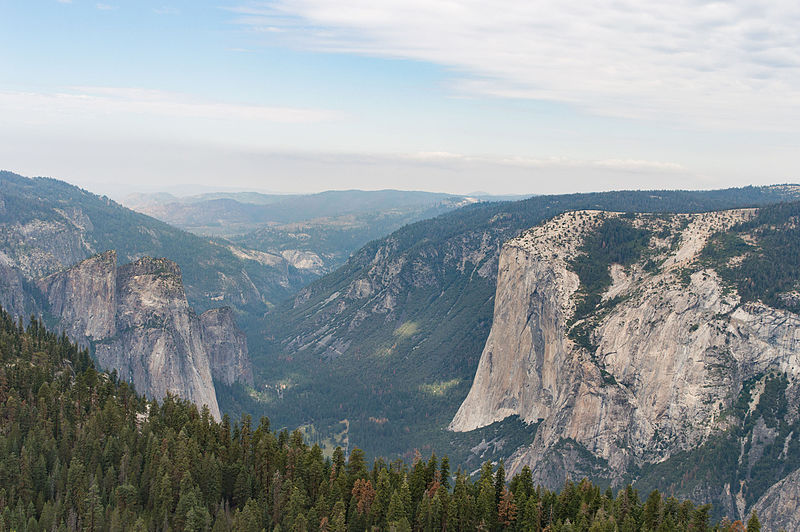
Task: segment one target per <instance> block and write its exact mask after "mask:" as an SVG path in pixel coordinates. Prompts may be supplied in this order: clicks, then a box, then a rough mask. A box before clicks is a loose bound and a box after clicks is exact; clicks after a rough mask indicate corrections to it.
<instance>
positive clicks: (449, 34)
mask: <svg viewBox="0 0 800 532" xmlns="http://www.w3.org/2000/svg"><path fill="white" fill-rule="evenodd" d="M798 28H800V2H797V1H796V0H794V1H785V0H770V1H768V2H765V1H758V0H738V1H731V2H706V1H699V0H673V1H671V2H664V1H663V0H660V1H657V2H656V1H653V2H649V1H624V0H617V1H613V0H612V1H593V0H581V1H574V2H569V1H563V0H562V1H556V0H553V1H549V0H547V1H544V0H493V1H486V0H446V1H445V0H396V1H395V0H336V1H332V0H277V1H272V2H258V1H250V2H248V1H245V0H241V1H236V0H218V1H206V0H190V1H174V2H173V1H169V0H163V1H159V2H149V1H147V0H135V1H121V0H120V1H114V0H106V1H104V2H95V1H86V0H0V168H2V169H8V170H13V171H16V172H19V173H22V174H25V175H50V176H53V177H59V178H62V179H65V180H67V181H70V182H73V183H77V184H81V185H84V186H87V187H88V188H90V189H92V190H95V191H100V192H108V191H114V190H117V189H118V188H119V187H120V186H122V185H131V184H135V185H136V186H137V187H140V188H142V189H148V188H149V189H154V188H159V187H164V186H169V185H175V184H182V183H196V184H200V185H205V186H211V187H240V188H254V189H260V190H270V191H281V192H306V191H318V190H323V189H332V188H364V189H376V188H407V189H426V190H437V191H449V192H460V193H467V192H471V191H475V190H482V191H488V192H492V193H549V192H569V191H585V190H600V189H610V188H676V187H681V188H711V187H724V186H734V185H742V184H766V183H781V182H797V181H800V150H799V149H798V148H800V31H798Z"/></svg>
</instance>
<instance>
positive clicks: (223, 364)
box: [200, 307, 253, 386]
mask: <svg viewBox="0 0 800 532" xmlns="http://www.w3.org/2000/svg"><path fill="white" fill-rule="evenodd" d="M200 325H201V327H202V334H203V344H204V345H205V347H206V351H207V352H208V358H209V362H210V364H211V374H212V375H213V377H214V380H216V381H220V382H222V383H225V384H228V385H230V384H233V383H234V382H243V383H245V384H249V385H250V386H252V385H253V367H252V366H251V365H250V356H249V354H248V352H247V339H246V338H245V336H244V333H243V332H242V331H240V330H239V329H238V328H237V327H236V324H235V322H234V319H233V311H232V310H231V309H230V308H229V307H222V308H217V309H211V310H207V311H206V312H204V313H203V314H202V315H201V316H200Z"/></svg>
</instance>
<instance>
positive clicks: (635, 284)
mask: <svg viewBox="0 0 800 532" xmlns="http://www.w3.org/2000/svg"><path fill="white" fill-rule="evenodd" d="M756 215H757V211H756V210H754V209H742V210H732V211H721V212H711V213H703V214H679V215H645V214H639V215H621V214H619V213H611V212H600V211H577V212H570V213H566V214H563V215H560V216H557V217H555V218H553V219H552V220H550V221H549V222H547V223H545V224H543V225H541V226H537V227H535V228H533V229H531V230H529V231H527V232H525V233H523V234H522V235H520V236H519V237H517V238H515V239H512V240H511V241H509V242H507V243H506V244H505V245H504V246H503V249H502V251H501V254H500V259H499V268H498V279H497V291H496V296H495V310H494V321H493V324H492V328H491V332H490V334H489V337H488V339H487V341H486V345H485V348H484V350H483V353H482V356H481V359H480V362H479V365H478V369H477V372H476V375H475V378H474V381H473V384H472V388H471V390H470V392H469V394H468V396H467V397H466V399H465V400H464V402H463V403H462V405H461V407H460V408H459V410H458V412H457V413H456V415H455V417H454V419H453V420H452V422H451V424H450V429H451V430H454V431H470V430H473V429H476V428H479V427H483V426H486V425H489V424H491V423H493V422H495V421H498V420H501V419H504V418H506V417H509V416H512V415H518V416H520V417H521V418H522V419H523V420H525V421H526V422H528V423H531V424H534V423H536V424H538V427H537V431H536V436H535V439H534V442H533V443H532V444H531V445H529V446H525V447H523V448H520V449H517V450H516V451H514V452H513V454H512V455H511V456H510V457H509V460H508V463H507V466H508V467H509V469H510V473H515V472H518V471H519V470H520V469H521V468H522V467H523V466H528V467H530V468H531V470H532V472H533V476H534V479H535V481H537V482H541V483H543V484H546V485H549V486H557V485H560V484H562V483H563V481H564V479H565V478H568V477H572V478H576V477H580V476H584V475H588V476H590V477H592V478H606V479H608V481H609V482H611V483H621V482H624V481H626V480H634V481H635V480H637V478H639V477H642V479H643V480H642V482H643V484H642V486H643V487H644V486H648V487H651V486H652V487H655V486H661V487H662V489H663V486H664V485H668V486H669V487H668V491H670V490H673V491H679V490H680V489H683V488H680V487H676V486H677V483H676V484H675V485H673V484H670V482H669V481H668V480H666V479H668V477H669V475H668V474H666V473H665V472H664V469H663V467H673V468H675V467H678V465H679V466H680V467H686V468H687V471H689V472H688V473H687V474H686V477H687V478H691V479H693V480H692V482H687V481H686V479H684V482H683V485H684V486H688V485H689V484H691V489H692V490H693V491H692V494H693V496H694V497H695V498H696V499H697V500H703V499H705V500H708V501H709V502H714V503H715V506H716V507H717V512H720V513H721V514H727V515H729V516H732V517H739V518H741V517H743V516H745V515H746V514H747V512H748V510H749V509H750V508H751V507H753V503H754V502H756V499H757V498H758V497H759V496H760V495H761V494H762V493H763V491H764V490H765V489H766V487H768V485H769V484H771V483H774V482H775V481H776V480H779V479H780V478H781V476H782V475H785V474H787V473H788V472H789V471H788V470H787V469H789V468H790V467H791V464H793V463H795V462H796V461H797V459H798V458H800V455H797V454H796V453H798V452H800V449H796V447H795V445H794V444H792V441H793V434H792V433H791V432H790V429H791V428H792V427H794V426H795V424H796V423H797V420H798V415H799V413H798V411H797V406H796V405H797V404H798V403H797V397H798V395H800V386H798V382H800V381H798V378H799V377H800V317H798V315H797V314H794V313H793V312H790V311H787V310H785V309H780V308H773V307H770V306H767V305H765V304H763V303H762V302H760V301H750V300H747V301H745V300H743V298H742V297H741V296H740V294H739V293H738V292H737V290H736V287H735V286H733V285H732V284H731V283H728V282H725V281H724V280H723V279H722V278H721V276H720V273H719V271H718V270H720V268H717V267H715V264H714V263H713V261H710V260H708V258H707V257H706V256H705V255H704V249H705V248H706V245H707V242H708V241H709V239H710V238H712V236H713V235H724V234H726V232H727V231H729V230H730V229H731V228H732V227H744V226H746V225H747V223H748V222H749V221H751V220H752V219H753V218H754V217H755V216H756ZM611 220H613V221H614V222H613V223H610V221H611ZM609 228H611V229H609ZM626 228H627V229H626ZM612 229H613V231H612ZM625 230H628V231H630V232H631V234H636V235H639V236H641V237H643V242H645V245H644V246H643V248H642V249H636V250H635V253H633V252H631V253H629V254H628V255H627V256H628V257H629V258H630V260H628V261H627V263H626V264H619V263H613V262H611V263H609V264H601V266H603V267H604V268H605V271H604V272H602V273H603V274H604V275H606V276H607V277H608V280H609V282H608V283H606V284H605V285H602V283H601V285H602V290H601V291H599V292H598V293H592V290H591V286H589V285H591V283H589V285H587V279H584V278H583V277H587V274H586V273H585V272H586V271H589V270H587V268H591V267H592V261H595V262H597V261H598V260H599V259H597V258H596V257H594V256H588V255H587V246H588V244H587V242H589V240H590V239H592V238H594V240H592V242H596V241H597V238H598V235H602V238H601V240H600V241H599V244H600V247H598V249H601V250H602V249H607V248H606V246H608V247H611V246H613V245H616V244H614V235H615V234H619V233H620V231H622V233H624V231H625ZM604 231H605V233H604ZM737 238H738V237H737ZM742 238H743V239H744V240H749V241H750V244H747V243H745V245H748V246H751V248H752V249H753V250H755V249H756V246H757V242H756V239H757V234H756V233H752V234H750V233H747V234H745V233H743V234H742ZM744 240H743V242H744ZM623 243H624V242H623ZM617 244H619V242H617ZM630 249H633V248H630ZM745 255H746V253H744V252H743V253H740V254H739V255H736V256H731V257H729V258H727V259H726V260H727V262H726V267H733V266H735V265H736V264H738V263H740V262H741V261H742V260H744V257H745ZM600 262H602V261H600ZM587 265H588V266H587ZM595 265H596V264H595ZM601 269H602V268H601ZM720 271H721V270H720ZM579 273H583V274H584V275H583V277H582V276H581V275H579ZM587 278H588V277H587ZM601 285H598V284H597V283H595V284H594V285H593V286H595V288H596V287H597V286H601ZM593 298H594V299H593ZM588 302H591V303H592V304H591V305H588ZM587 305H588V306H587ZM587 309H588V310H587ZM765 389H768V390H769V393H763V392H764V390H765ZM759 390H760V391H759ZM767 397H768V398H769V400H770V401H773V402H776V404H778V405H784V406H782V407H780V408H778V407H775V408H771V407H770V408H767V407H766V406H765V404H766V402H767ZM787 405H788V406H787ZM792 405H793V406H792ZM773 411H777V412H779V413H778V414H776V413H774V412H773ZM770 412H772V413H770ZM795 436H796V435H795ZM719 441H722V442H725V445H728V444H730V446H731V448H735V449H737V450H738V452H737V451H734V452H733V453H732V454H733V456H734V457H735V456H738V461H737V460H733V461H732V462H733V464H732V465H730V472H728V470H727V469H724V468H723V467H721V466H720V467H719V468H718V469H719V470H720V471H722V470H723V469H724V470H725V471H726V473H725V475H727V476H725V477H724V478H719V479H714V481H711V482H705V481H699V480H698V481H696V482H695V481H694V477H693V475H694V472H696V470H697V467H698V464H697V463H696V462H695V463H694V464H692V463H691V462H692V461H691V460H687V459H686V458H687V456H688V455H689V453H695V454H694V455H692V456H695V457H697V456H706V455H708V456H710V453H712V451H711V450H709V449H710V448H712V447H713V446H714V445H717V442H719ZM778 445H780V446H781V448H783V450H784V452H783V453H782V454H781V453H779V452H776V454H775V457H776V458H774V459H772V458H770V460H771V461H772V462H771V464H772V465H770V466H769V467H772V468H773V469H770V470H769V474H767V473H764V472H763V471H761V470H760V469H759V468H761V467H762V461H763V459H765V458H766V456H767V453H768V452H771V449H772V447H775V446H778ZM778 451H780V449H778ZM703 453H706V454H703ZM714 456H716V455H714ZM729 462H731V460H729ZM662 466H663V467H662ZM778 466H779V467H778ZM659 467H662V469H659ZM692 467H694V468H695V469H694V470H692ZM726 467H728V466H726ZM764 467H766V466H764ZM760 471H761V472H760ZM648 475H649V476H648ZM765 478H771V479H772V480H771V482H769V484H767V485H764V484H765V480H764V479H765ZM715 483H717V484H719V485H714V484H715ZM787 484H790V483H787ZM686 489H689V488H686ZM774 489H776V490H779V488H777V487H776V488H774ZM769 501H779V502H778V503H776V504H779V503H780V504H783V503H782V502H780V501H785V497H784V498H781V496H779V495H773V496H772V498H771V499H769V500H768V501H767V502H764V503H763V504H762V503H759V504H762V506H760V507H759V508H764V509H765V511H767V510H768V509H767V506H769V504H770V502H769Z"/></svg>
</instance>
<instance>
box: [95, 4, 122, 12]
mask: <svg viewBox="0 0 800 532" xmlns="http://www.w3.org/2000/svg"><path fill="white" fill-rule="evenodd" d="M94 7H96V8H97V9H99V10H100V11H111V10H112V9H117V8H116V6H112V5H108V4H103V3H98V4H95V6H94Z"/></svg>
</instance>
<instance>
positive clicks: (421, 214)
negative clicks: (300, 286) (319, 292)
mask: <svg viewBox="0 0 800 532" xmlns="http://www.w3.org/2000/svg"><path fill="white" fill-rule="evenodd" d="M486 198H487V196H482V197H480V198H478V197H469V196H457V195H452V194H439V193H431V192H418V191H401V190H377V191H363V190H342V191H327V192H321V193H318V194H306V195H277V194H260V193H256V192H232V193H226V192H219V193H207V194H199V195H196V196H184V197H177V196H174V195H170V194H136V195H130V196H128V197H126V198H125V199H124V200H123V201H124V203H125V204H126V205H128V206H129V207H130V208H132V209H134V210H137V211H139V212H142V213H144V214H147V215H149V216H152V217H154V218H158V219H159V220H162V221H164V222H167V223H169V224H172V225H174V226H176V227H180V228H182V229H185V230H187V231H191V232H193V233H195V234H198V235H207V236H224V237H225V238H227V239H229V240H230V241H231V242H234V243H237V244H240V245H243V246H246V247H249V248H251V249H256V250H260V251H264V252H268V253H274V254H279V255H281V256H282V257H284V258H285V259H286V260H287V261H289V262H290V263H291V264H292V265H294V266H295V267H296V268H298V269H301V270H306V271H308V272H311V273H313V274H315V275H322V274H324V273H328V272H330V271H333V270H334V269H336V268H337V267H339V266H341V265H342V264H343V263H344V261H345V260H347V258H348V257H349V256H350V254H351V253H353V252H354V251H356V250H357V249H358V248H360V247H361V246H363V245H364V244H366V243H367V242H369V241H371V240H374V239H376V238H381V237H384V236H386V235H387V234H389V233H391V232H392V231H395V230H396V229H399V228H400V227H402V226H403V225H406V224H409V223H413V222H416V221H418V220H422V219H426V218H432V217H434V216H438V215H439V214H443V213H445V212H448V211H451V210H453V209H457V208H459V207H462V206H464V205H468V204H470V203H475V202H478V201H484V200H485V199H486Z"/></svg>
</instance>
